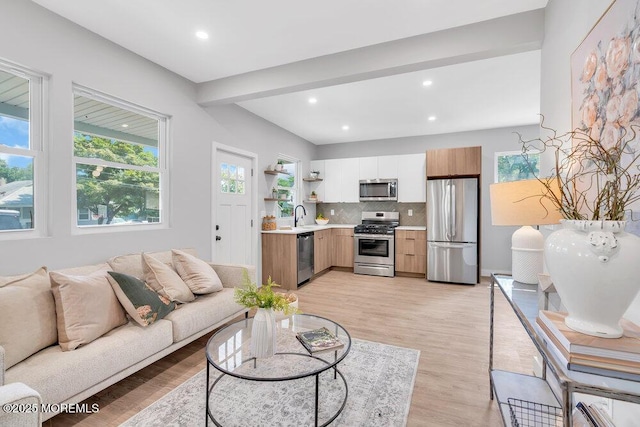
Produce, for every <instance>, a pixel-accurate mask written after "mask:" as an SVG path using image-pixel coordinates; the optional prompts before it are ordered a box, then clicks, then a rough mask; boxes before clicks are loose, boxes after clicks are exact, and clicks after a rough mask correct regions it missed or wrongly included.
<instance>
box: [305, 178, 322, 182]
mask: <svg viewBox="0 0 640 427" xmlns="http://www.w3.org/2000/svg"><path fill="white" fill-rule="evenodd" d="M302 180H303V181H306V182H320V181H322V178H302Z"/></svg>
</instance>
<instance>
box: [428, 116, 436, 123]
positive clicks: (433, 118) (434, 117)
mask: <svg viewBox="0 0 640 427" xmlns="http://www.w3.org/2000/svg"><path fill="white" fill-rule="evenodd" d="M435 119H436V116H429V117H427V120H429V121H430V122H433V121H435Z"/></svg>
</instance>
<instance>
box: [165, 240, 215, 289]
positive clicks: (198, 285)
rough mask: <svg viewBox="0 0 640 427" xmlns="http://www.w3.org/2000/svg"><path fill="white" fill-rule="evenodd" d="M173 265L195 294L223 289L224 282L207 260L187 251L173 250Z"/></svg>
mask: <svg viewBox="0 0 640 427" xmlns="http://www.w3.org/2000/svg"><path fill="white" fill-rule="evenodd" d="M171 254H172V257H171V259H172V260H173V266H174V267H175V269H176V271H177V272H178V274H179V275H180V277H181V278H182V280H184V283H186V284H187V286H188V287H189V289H191V292H193V293H194V294H210V293H211V292H218V291H221V290H222V282H221V281H220V278H219V277H218V274H217V273H216V272H215V270H214V269H213V268H212V267H211V266H210V265H209V264H208V263H206V262H204V261H202V260H201V259H200V258H197V257H195V256H193V255H189V254H188V253H186V252H183V251H180V250H177V249H174V250H172V251H171Z"/></svg>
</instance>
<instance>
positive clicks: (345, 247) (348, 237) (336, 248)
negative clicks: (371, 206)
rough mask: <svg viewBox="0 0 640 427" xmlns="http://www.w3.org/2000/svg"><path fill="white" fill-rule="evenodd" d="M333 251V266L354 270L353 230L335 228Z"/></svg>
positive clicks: (333, 232)
mask: <svg viewBox="0 0 640 427" xmlns="http://www.w3.org/2000/svg"><path fill="white" fill-rule="evenodd" d="M331 234H332V237H333V250H332V251H331V256H332V260H331V265H333V266H335V267H348V268H353V228H333V229H332V230H331Z"/></svg>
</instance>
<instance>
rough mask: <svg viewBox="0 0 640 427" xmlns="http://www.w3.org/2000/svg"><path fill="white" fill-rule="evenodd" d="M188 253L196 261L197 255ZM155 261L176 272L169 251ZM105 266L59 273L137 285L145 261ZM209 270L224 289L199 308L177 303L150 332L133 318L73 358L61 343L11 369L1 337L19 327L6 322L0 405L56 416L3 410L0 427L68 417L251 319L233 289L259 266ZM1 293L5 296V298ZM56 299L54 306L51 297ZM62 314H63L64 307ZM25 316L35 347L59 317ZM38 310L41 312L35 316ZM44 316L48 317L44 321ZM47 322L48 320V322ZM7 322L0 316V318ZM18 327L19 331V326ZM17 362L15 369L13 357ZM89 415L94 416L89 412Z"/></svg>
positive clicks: (200, 300) (137, 258)
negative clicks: (40, 408) (196, 343)
mask: <svg viewBox="0 0 640 427" xmlns="http://www.w3.org/2000/svg"><path fill="white" fill-rule="evenodd" d="M184 251H185V252H191V254H192V255H194V253H193V251H189V250H184ZM149 255H151V256H152V257H153V258H154V259H157V260H159V261H161V262H163V263H164V264H166V265H167V266H171V265H172V262H171V261H172V252H171V251H165V252H157V253H152V254H149ZM107 264H108V265H107ZM107 264H99V265H93V266H86V267H79V268H73V269H66V270H61V271H60V272H61V273H64V274H67V275H74V276H82V275H90V274H92V273H93V272H96V271H98V270H101V269H102V270H104V269H109V270H112V271H116V272H120V273H125V274H128V275H130V276H134V277H138V278H143V277H144V273H143V270H142V255H141V254H132V255H123V256H119V257H114V258H112V259H110V260H109V261H108V263H107ZM210 266H211V268H213V270H214V271H215V272H216V273H217V275H218V277H219V278H220V281H221V282H222V290H220V291H217V292H213V293H209V294H205V295H196V297H195V299H194V300H193V301H190V302H187V303H184V304H178V308H177V309H175V310H174V311H172V312H170V313H169V314H168V315H167V316H166V317H164V318H162V319H159V320H156V321H155V322H154V323H153V324H150V325H149V326H146V327H143V326H141V325H140V324H138V323H136V322H134V321H133V320H131V317H130V316H128V317H127V318H126V320H127V322H126V323H125V324H123V325H122V326H118V327H116V328H114V329H112V330H110V331H108V332H107V333H105V334H104V335H102V336H100V337H99V338H97V339H95V340H93V341H91V342H89V343H86V344H83V345H80V346H79V347H77V348H76V349H73V350H70V351H63V350H62V348H61V346H60V345H58V343H53V344H52V345H48V346H46V347H45V348H42V349H37V351H35V352H34V353H33V354H30V355H28V357H26V358H24V359H23V360H20V361H18V362H17V363H15V364H13V365H11V366H9V365H8V363H5V362H9V361H10V359H11V358H12V357H11V356H12V355H11V354H7V353H6V352H5V351H11V350H9V349H10V348H13V347H12V344H5V346H6V347H8V349H4V348H3V347H2V345H1V344H2V337H3V336H4V337H6V336H7V335H9V336H11V335H10V333H11V332H10V331H5V333H3V331H2V328H3V327H7V328H10V327H12V322H14V320H9V321H8V323H9V324H8V325H7V324H4V325H3V324H1V323H0V404H4V403H15V404H19V403H29V404H33V403H39V402H42V403H43V404H44V405H51V406H52V408H51V409H52V411H50V412H44V413H38V414H28V413H27V414H25V413H21V414H19V415H20V416H18V414H13V413H7V412H6V411H3V409H2V408H3V406H0V426H5V425H6V426H15V425H37V424H38V423H40V422H42V421H44V420H47V419H48V418H51V417H52V416H54V415H55V414H56V413H57V411H60V410H64V409H65V405H72V404H77V403H80V402H82V401H83V400H85V399H86V398H87V397H89V396H91V395H93V394H95V393H97V392H98V391H100V390H103V389H105V388H106V387H109V386H110V385H112V384H114V383H116V382H118V381H119V380H121V379H123V378H125V377H127V376H129V375H131V374H132V373H134V372H136V371H138V370H140V369H142V368H144V367H145V366H147V365H149V364H151V363H153V362H155V361H157V360H159V359H161V358H162V357H164V356H166V355H168V354H170V353H172V352H173V351H175V350H177V349H179V348H180V347H183V346H184V345H186V344H188V343H190V342H191V341H193V340H195V339H197V338H199V337H201V336H202V335H204V334H207V333H208V332H210V331H212V330H214V329H216V328H218V327H220V326H221V325H223V324H225V323H227V322H229V321H230V320H232V319H234V318H235V317H237V316H239V315H242V314H243V313H247V309H246V308H245V307H243V306H241V305H238V304H237V303H236V302H235V301H234V298H233V288H234V287H236V286H239V285H242V283H243V277H244V272H245V271H246V272H248V274H249V278H250V280H251V281H254V282H255V267H253V266H244V265H220V264H210ZM15 277H17V276H13V277H12V278H0V298H5V302H6V301H7V299H6V298H9V299H10V298H11V297H12V293H10V292H8V291H7V290H8V289H9V286H11V285H10V284H9V285H7V286H3V283H4V284H5V285H6V284H7V282H11V280H7V279H15ZM3 279H4V280H3ZM14 282H15V280H14ZM3 289H4V290H5V292H4V293H2V291H3ZM50 293H51V292H50ZM43 295H44V297H43V298H45V299H46V298H49V296H48V294H46V292H45V293H44V294H43ZM50 298H52V299H53V294H52V295H51V296H50ZM16 300H17V301H19V300H20V298H18V297H16ZM48 301H49V302H50V300H48ZM47 303H48V302H47ZM27 305H29V304H27ZM0 306H1V303H0ZM57 309H58V311H59V307H57ZM24 310H27V311H30V313H25V315H27V316H33V317H34V319H33V321H27V322H26V323H25V322H21V323H20V325H23V326H21V327H24V325H25V324H26V325H27V326H26V330H24V331H20V333H21V334H24V336H27V337H28V336H31V337H33V338H34V340H36V338H37V337H38V336H39V335H42V334H43V331H42V329H43V328H45V329H46V328H48V327H49V326H48V325H51V324H53V325H56V321H57V319H56V316H55V315H53V316H52V314H51V313H50V312H49V313H46V311H47V310H38V309H34V307H32V306H27V307H24ZM33 311H39V312H40V313H33ZM42 312H45V313H44V314H42ZM42 316H46V317H45V318H42ZM1 317H2V314H0V318H1ZM37 317H40V318H37ZM58 322H59V319H58ZM43 325H44V326H43ZM13 327H15V323H14V324H13ZM59 328H60V327H59V326H58V329H59ZM60 336H61V335H60V333H59V334H58V337H59V338H60ZM5 339H6V338H5ZM25 345H32V342H31V341H29V342H28V343H27V344H25ZM203 357H204V353H203ZM13 359H14V362H15V357H13ZM14 408H15V406H14ZM83 410H92V409H91V408H84V409H83ZM23 412H24V411H23Z"/></svg>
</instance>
